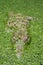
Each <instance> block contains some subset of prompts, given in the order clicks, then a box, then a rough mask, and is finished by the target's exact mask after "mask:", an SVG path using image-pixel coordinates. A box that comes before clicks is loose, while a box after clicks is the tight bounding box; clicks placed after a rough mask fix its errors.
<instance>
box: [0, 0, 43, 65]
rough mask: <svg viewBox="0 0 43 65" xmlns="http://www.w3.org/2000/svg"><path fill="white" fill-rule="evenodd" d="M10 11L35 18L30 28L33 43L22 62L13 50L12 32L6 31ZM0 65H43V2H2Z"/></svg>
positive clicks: (0, 13)
mask: <svg viewBox="0 0 43 65" xmlns="http://www.w3.org/2000/svg"><path fill="white" fill-rule="evenodd" d="M10 11H14V12H15V13H22V14H23V15H26V16H27V15H29V16H32V17H33V18H35V19H34V20H32V21H31V22H30V26H29V28H28V32H29V33H28V34H29V35H30V37H31V41H30V43H29V45H27V46H26V47H25V49H24V53H23V56H22V58H21V60H18V59H17V57H15V51H14V50H13V49H11V48H12V45H11V40H10V39H11V38H12V32H11V33H6V31H5V27H6V23H7V21H8V18H9V17H8V12H10ZM0 65H43V0H0Z"/></svg>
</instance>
